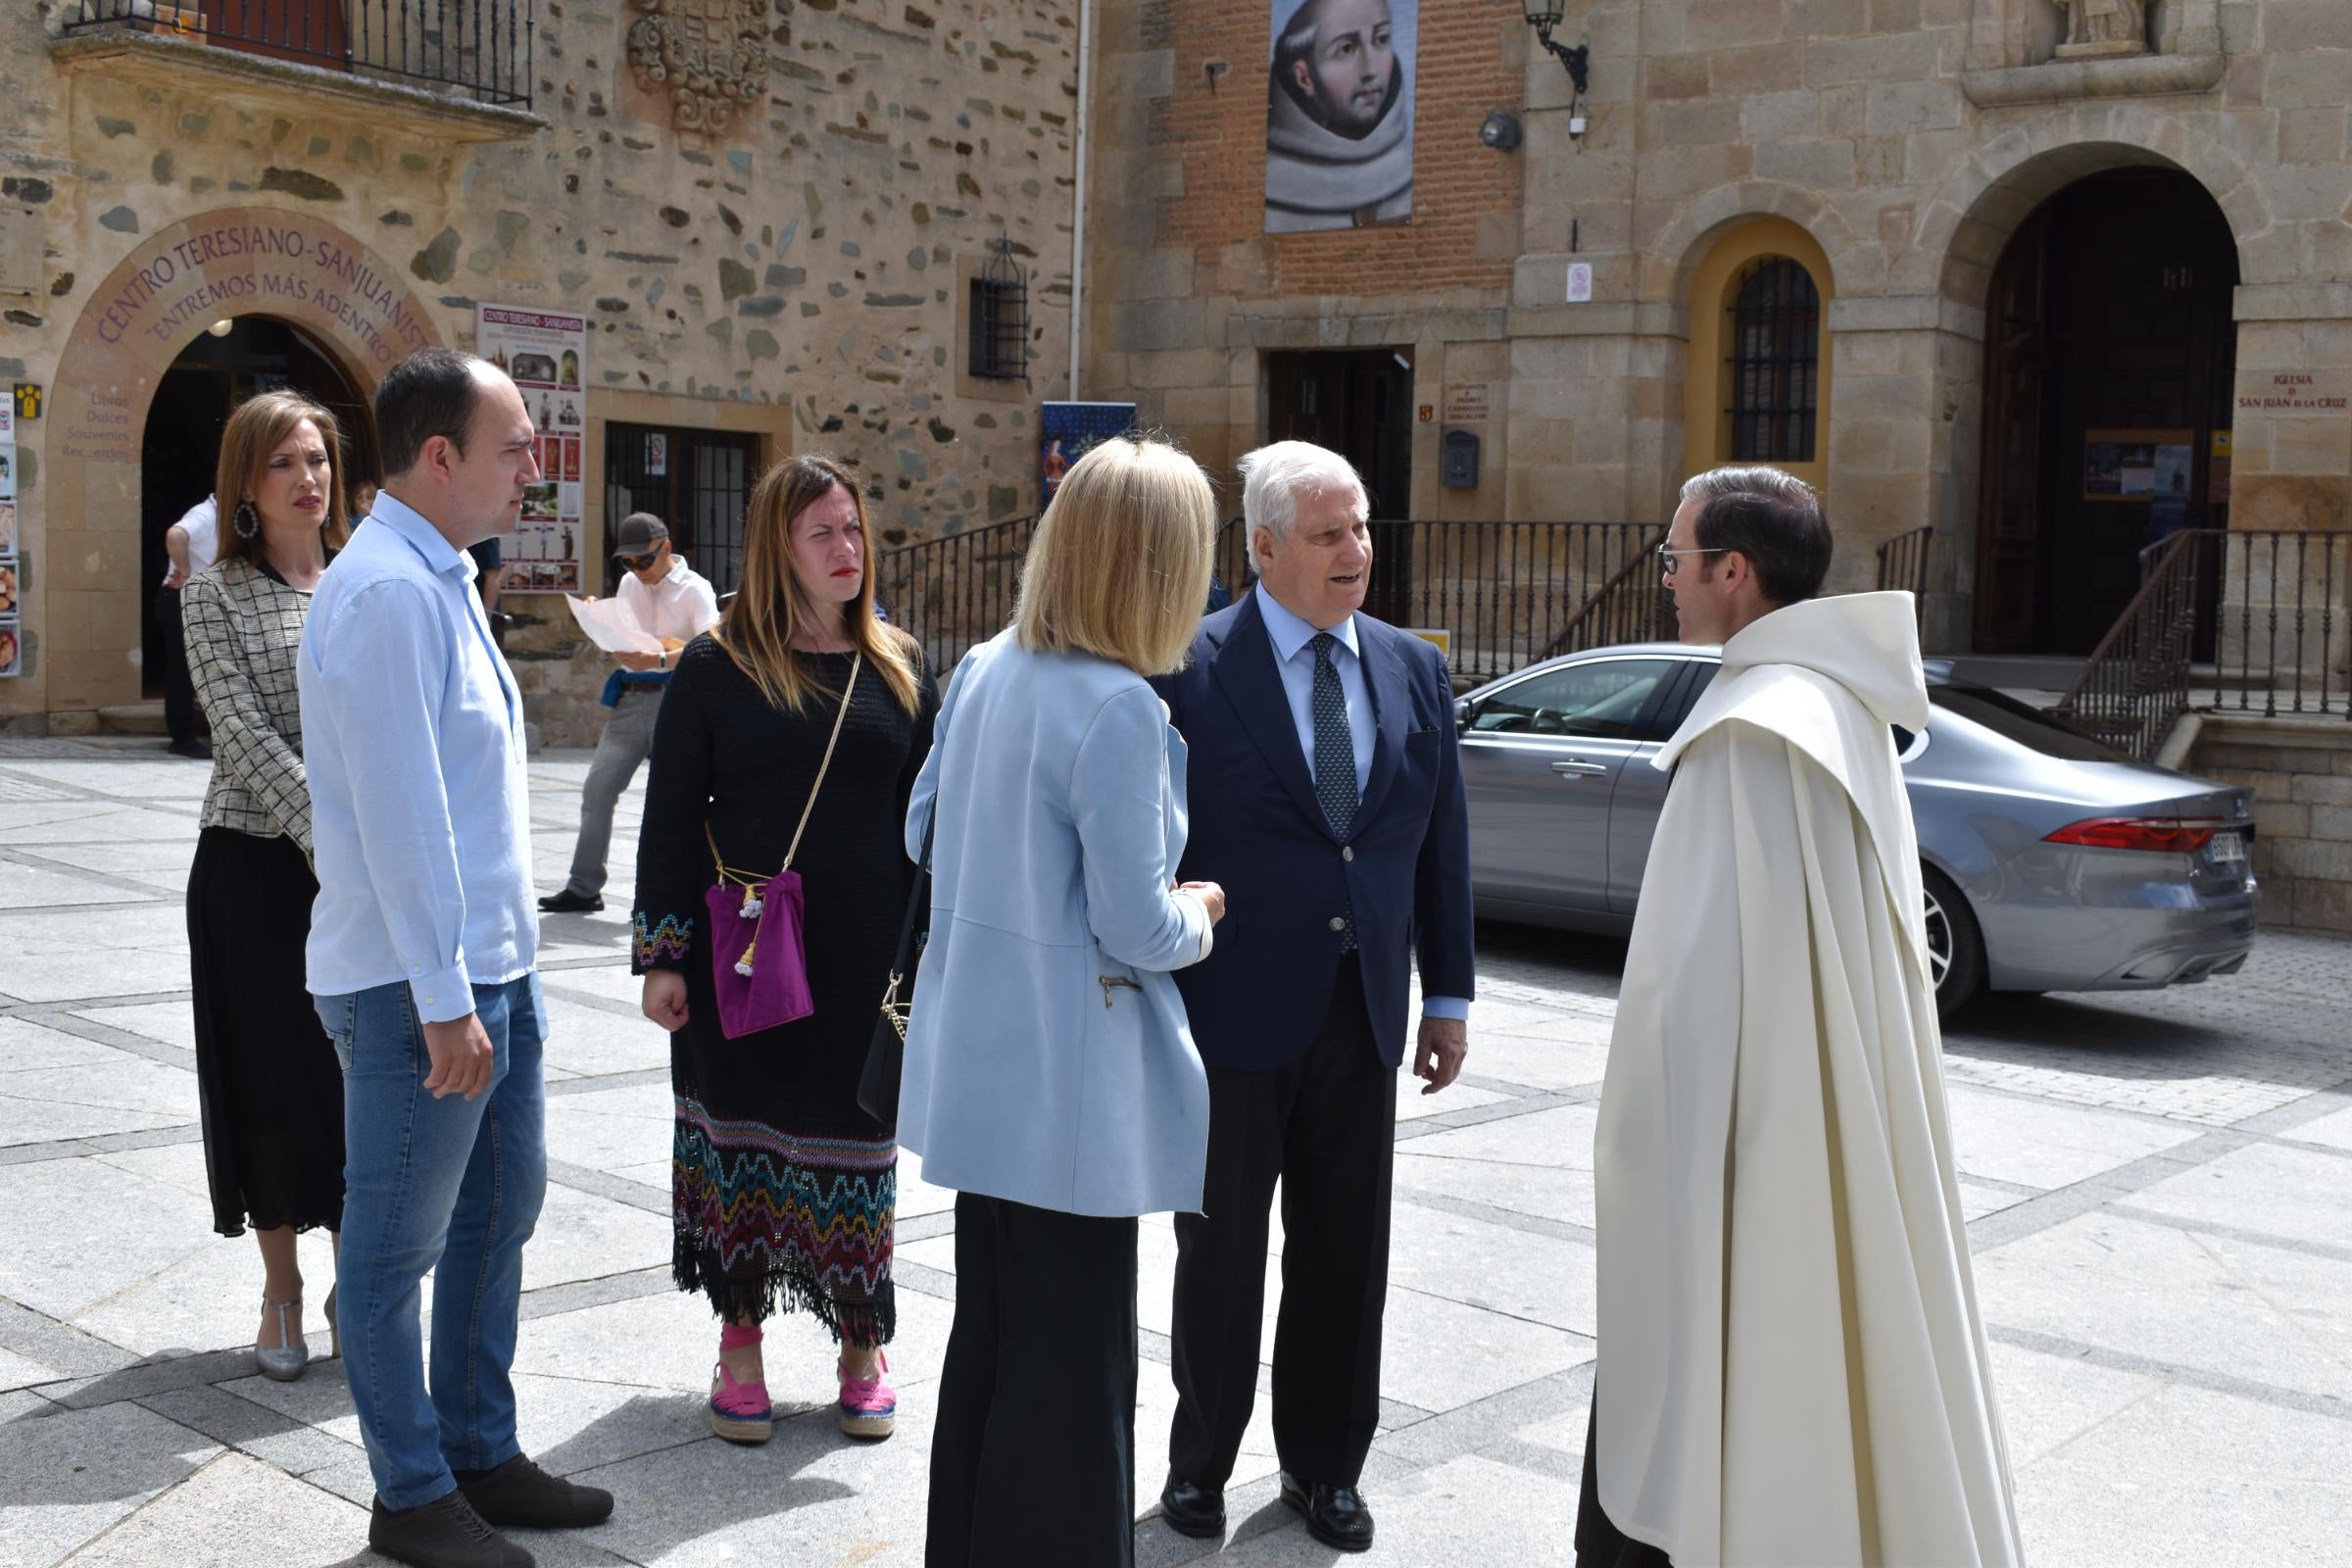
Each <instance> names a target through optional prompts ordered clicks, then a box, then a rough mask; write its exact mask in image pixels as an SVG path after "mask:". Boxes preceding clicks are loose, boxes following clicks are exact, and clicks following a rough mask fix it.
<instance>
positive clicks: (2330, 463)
mask: <svg viewBox="0 0 2352 1568" xmlns="http://www.w3.org/2000/svg"><path fill="white" fill-rule="evenodd" d="M2271 471H2272V472H2273V473H2278V474H2286V473H2293V474H2346V473H2352V420H2347V419H2345V418H2344V417H2341V416H2337V417H2320V416H2310V417H2296V418H2291V419H2278V420H2277V421H2275V422H2274V423H2273V424H2272V426H2271Z"/></svg>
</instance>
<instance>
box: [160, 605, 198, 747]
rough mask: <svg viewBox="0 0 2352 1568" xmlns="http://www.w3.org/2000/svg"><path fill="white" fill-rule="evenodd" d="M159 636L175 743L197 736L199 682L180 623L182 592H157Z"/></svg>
mask: <svg viewBox="0 0 2352 1568" xmlns="http://www.w3.org/2000/svg"><path fill="white" fill-rule="evenodd" d="M155 635H156V640H157V641H158V642H160V643H162V644H163V645H164V728H165V729H166V730H167V731H168V732H170V734H171V736H172V739H173V740H175V741H185V740H193V739H195V737H196V682H195V680H194V678H193V677H191V676H190V675H189V674H188V644H187V634H186V631H185V630H184V628H183V627H182V625H181V622H180V616H179V590H178V589H176V588H158V589H157V590H156V591H155Z"/></svg>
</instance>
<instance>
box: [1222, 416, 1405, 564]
mask: <svg viewBox="0 0 2352 1568" xmlns="http://www.w3.org/2000/svg"><path fill="white" fill-rule="evenodd" d="M1235 466H1236V467H1238V468H1239V469H1240V470H1241V474H1242V519H1243V523H1244V525H1245V526H1246V527H1248V529H1249V530H1250V537H1251V538H1255V537H1256V536H1257V530H1258V529H1260V528H1264V529H1266V530H1267V531H1268V532H1270V533H1272V534H1273V535H1274V537H1275V538H1276V539H1278V540H1280V539H1287V538H1289V537H1290V535H1291V524H1292V523H1294V522H1297V521H1298V520H1299V495H1300V494H1301V493H1302V492H1315V491H1323V490H1339V491H1343V492H1345V493H1346V494H1348V495H1349V496H1351V497H1353V498H1354V501H1355V520H1356V521H1358V522H1362V521H1363V520H1365V519H1366V518H1368V517H1370V516H1371V515H1372V496H1371V494H1370V492H1368V491H1366V490H1365V489H1364V481H1363V477H1362V476H1361V475H1360V474H1358V473H1357V472H1356V471H1355V467H1354V466H1353V465H1352V464H1350V463H1349V462H1348V460H1347V459H1346V458H1343V457H1341V456H1340V455H1339V454H1338V453H1337V452H1332V451H1329V450H1327V449H1325V448H1323V447H1319V446H1316V445H1314V444H1313V443H1312V442H1309V441H1277V442H1275V443H1274V444H1273V445H1272V446H1264V447H1259V448H1258V449H1257V450H1256V451H1255V452H1252V453H1250V454H1249V455H1248V456H1247V457H1245V458H1243V459H1242V461H1241V462H1240V463H1239V464H1237V465H1235ZM1255 564H1256V562H1255V559H1254V557H1253V558H1252V560H1251V566H1252V569H1254V567H1255Z"/></svg>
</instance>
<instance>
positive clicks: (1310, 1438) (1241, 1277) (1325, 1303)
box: [1168, 956, 1397, 1489]
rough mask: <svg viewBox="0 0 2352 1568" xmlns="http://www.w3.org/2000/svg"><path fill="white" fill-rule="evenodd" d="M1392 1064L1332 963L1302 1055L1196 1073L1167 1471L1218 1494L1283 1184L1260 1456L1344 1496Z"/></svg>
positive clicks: (1358, 1446) (1353, 1445)
mask: <svg viewBox="0 0 2352 1568" xmlns="http://www.w3.org/2000/svg"><path fill="white" fill-rule="evenodd" d="M1396 1140H1397V1070H1396V1069H1395V1068H1394V1067H1391V1066H1389V1065H1388V1064H1387V1063H1386V1062H1384V1061H1382V1060H1381V1059H1380V1055H1379V1053H1378V1052H1376V1051H1375V1050H1374V1049H1373V1040H1372V1021H1371V1018H1370V1016H1369V1015H1368V1014H1367V1013H1366V1011H1365V1009H1364V992H1363V982H1362V976H1361V974H1360V972H1359V970H1358V967H1357V961H1356V959H1355V958H1353V957H1352V956H1350V957H1348V959H1346V960H1344V961H1343V962H1342V963H1341V965H1340V977H1339V982H1338V984H1337V985H1336V986H1335V987H1334V988H1333V990H1332V998H1331V1008H1330V1011H1329V1013H1328V1014H1327V1015H1326V1016H1325V1018H1324V1020H1323V1027H1322V1029H1321V1031H1320V1032H1318V1033H1317V1034H1316V1036H1315V1041H1314V1044H1313V1045H1311V1046H1310V1047H1308V1048H1307V1051H1306V1054H1304V1055H1302V1056H1300V1057H1299V1058H1298V1059H1297V1060H1296V1061H1293V1062H1291V1063H1290V1064H1289V1065H1288V1066H1285V1067H1281V1068H1277V1069H1276V1070H1274V1071H1272V1072H1247V1071H1242V1070H1239V1069H1234V1068H1221V1067H1211V1068H1210V1069H1209V1071H1208V1181H1207V1192H1206V1194H1205V1196H1204V1197H1203V1198H1202V1200H1201V1203H1202V1208H1203V1210H1204V1212H1202V1213H1200V1214H1179V1215H1177V1216H1176V1247H1177V1253H1176V1309H1175V1339H1174V1347H1173V1348H1174V1356H1173V1361H1174V1368H1173V1369H1174V1373H1175V1380H1176V1420H1175V1425H1174V1428H1173V1430H1172V1431H1171V1433H1170V1436H1169V1440H1168V1466H1169V1468H1170V1469H1171V1470H1172V1471H1174V1472H1175V1474H1177V1475H1178V1476H1181V1477H1182V1478H1184V1479H1185V1480H1187V1481H1190V1482H1192V1483H1193V1484H1194V1485H1196V1486H1201V1487H1207V1488H1211V1489H1221V1488H1223V1487H1224V1485H1225V1482H1226V1480H1227V1478H1228V1477H1230V1476H1231V1475H1232V1473H1233V1463H1234V1456H1235V1455H1236V1454H1238V1453H1239V1452H1240V1451H1241V1446H1242V1433H1243V1430H1244V1429H1245V1428H1247V1427H1248V1426H1249V1424H1250V1406H1251V1404H1252V1403H1254V1402H1255V1400H1256V1397H1257V1347H1258V1331H1259V1324H1260V1322H1261V1320H1262V1318H1263V1316H1264V1311H1265V1264H1266V1228H1267V1226H1266V1221H1267V1213H1268V1211H1269V1209H1270V1208H1271V1206H1272V1203H1273V1198H1274V1185H1275V1181H1276V1179H1277V1178H1279V1179H1280V1181H1281V1183H1282V1232H1283V1247H1282V1306H1281V1315H1280V1317H1279V1319H1278V1320H1277V1323H1276V1327H1275V1332H1274V1448H1275V1452H1276V1453H1277V1454H1278V1455H1280V1457H1281V1460H1282V1467H1283V1468H1284V1469H1285V1470H1287V1471H1289V1472H1290V1473H1291V1474H1292V1475H1294V1476H1296V1477H1298V1478H1299V1480H1301V1481H1305V1482H1310V1483H1311V1482H1318V1481H1320V1482H1328V1483H1330V1484H1332V1485H1334V1486H1349V1487H1351V1486H1353V1485H1355V1483H1356V1481H1357V1480H1358V1479H1359V1478H1360V1477H1361V1475H1362V1473H1363V1468H1364V1455H1365V1453H1366V1452H1367V1451H1369V1450H1370V1448H1371V1446H1372V1436H1373V1433H1374V1431H1375V1430H1376V1429H1377V1428H1378V1426H1379V1422H1380V1328H1381V1315H1382V1312H1383V1309H1384V1308H1385V1306H1386V1304H1387V1299H1388V1289H1389V1184H1390V1177H1391V1173H1392V1171H1393V1169H1394V1165H1395V1148H1396Z"/></svg>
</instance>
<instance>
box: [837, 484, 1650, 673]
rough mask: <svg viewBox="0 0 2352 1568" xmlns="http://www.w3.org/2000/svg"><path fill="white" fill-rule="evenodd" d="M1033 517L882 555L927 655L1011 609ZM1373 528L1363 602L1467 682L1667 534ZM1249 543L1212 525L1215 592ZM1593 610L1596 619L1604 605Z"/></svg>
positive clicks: (1539, 650)
mask: <svg viewBox="0 0 2352 1568" xmlns="http://www.w3.org/2000/svg"><path fill="white" fill-rule="evenodd" d="M1034 526H1035V519H1034V518H1029V517H1018V518H1014V519H1013V520H1011V521H1009V522H1000V523H993V524H991V525H989V526H988V527H985V528H974V529H971V530H969V531H967V532H964V533H957V534H950V535H948V536H946V537H945V538H940V539H925V540H920V541H917V542H916V543H914V544H910V545H904V546H901V547H900V548H898V549H896V550H891V551H886V552H884V553H883V554H882V555H881V556H880V558H879V559H878V561H877V570H876V574H875V578H874V591H875V593H876V595H877V596H878V597H879V598H880V599H881V601H882V603H883V605H884V606H885V607H886V608H887V609H888V611H889V613H890V617H891V619H892V620H893V621H894V622H896V623H897V624H898V625H900V626H901V627H903V628H905V629H906V630H907V633H908V634H909V635H911V636H913V637H914V638H915V639H916V640H917V641H918V642H920V643H921V644H922V645H923V649H924V652H925V654H926V656H927V657H928V658H929V659H930V660H931V662H932V667H933V668H935V669H940V670H943V671H944V670H947V669H952V668H953V667H954V666H955V663H956V661H957V660H959V659H961V658H962V657H963V655H964V652H965V651H966V650H967V649H969V648H970V647H972V645H973V644H975V643H979V642H984V641H986V640H987V639H988V638H990V637H993V636H995V635H996V634H997V633H998V632H999V631H1001V630H1003V629H1004V627H1005V623H1006V622H1007V621H1008V620H1010V619H1011V617H1012V610H1013V601H1014V599H1015V597H1016V594H1017V592H1018V589H1019V586H1020V575H1021V562H1022V559H1023V558H1024V557H1025V556H1026V555H1027V554H1028V550H1029V538H1030V534H1031V531H1032V529H1033V528H1034ZM1374 529H1375V534H1376V538H1377V541H1378V544H1379V547H1380V551H1381V552H1382V553H1377V554H1376V555H1375V557H1374V559H1373V564H1372V581H1371V583H1370V584H1369V585H1368V586H1367V593H1366V602H1367V604H1368V605H1370V606H1371V607H1372V608H1373V610H1374V612H1375V613H1379V614H1381V615H1382V616H1383V618H1385V619H1388V620H1391V621H1393V622H1395V623H1396V624H1397V625H1400V626H1405V627H1408V628H1412V629H1415V630H1431V631H1443V632H1445V633H1446V645H1447V649H1446V658H1447V661H1448V662H1449V663H1450V664H1451V666H1452V670H1453V673H1454V676H1455V678H1456V679H1457V681H1470V682H1477V681H1485V680H1491V679H1493V678H1494V677H1495V676H1497V675H1504V674H1508V673H1509V672H1510V671H1512V670H1514V669H1517V668H1519V667H1520V666H1521V665H1523V664H1526V663H1530V662H1533V661H1535V660H1538V659H1541V658H1544V656H1545V655H1546V654H1547V653H1550V652H1554V651H1556V649H1555V645H1556V644H1557V643H1558V641H1559V638H1560V636H1561V633H1562V631H1563V630H1564V629H1565V628H1566V627H1567V626H1568V625H1569V624H1570V622H1571V621H1572V620H1573V619H1575V618H1576V617H1577V615H1578V614H1579V613H1580V611H1582V610H1583V609H1584V608H1585V607H1587V605H1588V604H1589V602H1590V601H1591V600H1592V599H1593V596H1594V595H1595V594H1596V593H1597V592H1598V591H1599V590H1600V589H1601V588H1602V587H1603V586H1604V585H1606V584H1608V583H1610V582H1612V581H1615V580H1617V579H1618V578H1619V577H1620V576H1622V575H1623V574H1625V572H1626V571H1627V569H1628V568H1629V567H1636V568H1640V569H1641V570H1646V571H1647V572H1648V574H1649V575H1650V576H1651V577H1653V578H1654V577H1655V576H1656V570H1655V566H1654V564H1653V563H1650V562H1647V561H1646V560H1644V559H1642V558H1643V557H1644V554H1645V552H1646V551H1647V549H1648V547H1649V546H1650V545H1652V544H1654V543H1655V542H1656V541H1657V540H1658V539H1659V538H1661V537H1662V536H1663V534H1664V530H1663V529H1661V528H1659V527H1658V526H1657V525H1656V524H1654V523H1633V522H1381V523H1376V524H1374ZM1248 550H1249V545H1248V539H1247V535H1246V532H1245V529H1244V527H1243V524H1242V521H1241V519H1240V518H1238V517H1237V518H1234V519H1233V520H1231V521H1229V522H1227V523H1225V524H1224V525H1223V526H1222V527H1221V528H1219V529H1218V532H1217V544H1216V556H1215V569H1216V586H1215V587H1214V588H1212V589H1211V601H1212V603H1215V602H1222V601H1225V600H1230V599H1232V598H1233V597H1235V596H1238V595H1240V594H1241V593H1243V592H1245V591H1246V590H1247V589H1248V587H1249V584H1250V573H1249V564H1248ZM1637 574H1639V573H1637ZM1219 590H1222V595H1221V598H1220V595H1219V592H1218V591H1219ZM1588 619H1589V621H1590V623H1591V624H1593V626H1594V627H1596V628H1597V627H1598V626H1600V625H1601V624H1603V622H1604V620H1606V617H1603V618H1602V619H1599V620H1594V619H1592V618H1591V617H1588ZM1652 619H1653V621H1654V616H1653V617H1652ZM1606 623H1607V624H1610V625H1612V626H1613V625H1615V624H1616V622H1614V621H1607V622H1606ZM1627 629H1628V631H1629V635H1628V636H1626V637H1622V638H1616V639H1612V640H1620V641H1631V640H1639V638H1642V637H1647V636H1650V635H1654V631H1651V630H1640V631H1635V630H1634V629H1633V628H1632V627H1631V623H1628V628H1627Z"/></svg>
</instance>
